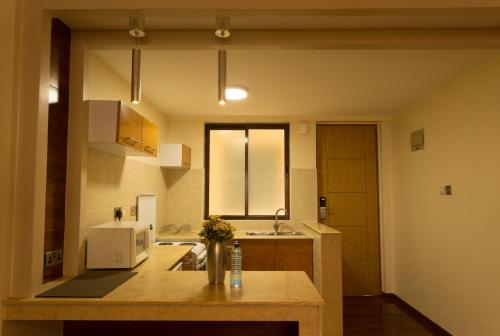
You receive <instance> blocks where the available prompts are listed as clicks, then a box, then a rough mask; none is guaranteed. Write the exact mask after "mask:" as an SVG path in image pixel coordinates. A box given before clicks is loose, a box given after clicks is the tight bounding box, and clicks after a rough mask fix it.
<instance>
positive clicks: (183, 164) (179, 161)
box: [160, 144, 191, 169]
mask: <svg viewBox="0 0 500 336" xmlns="http://www.w3.org/2000/svg"><path fill="white" fill-rule="evenodd" d="M160 167H164V168H175V169H189V168H191V148H189V147H188V146H186V145H183V144H161V145H160Z"/></svg>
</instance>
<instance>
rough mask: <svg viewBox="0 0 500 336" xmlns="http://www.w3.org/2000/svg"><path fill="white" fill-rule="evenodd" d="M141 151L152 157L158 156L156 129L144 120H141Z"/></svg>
mask: <svg viewBox="0 0 500 336" xmlns="http://www.w3.org/2000/svg"><path fill="white" fill-rule="evenodd" d="M141 150H142V151H143V152H145V153H148V154H149V155H152V156H157V154H158V127H157V126H156V125H155V124H153V123H152V122H151V121H149V120H148V119H146V118H144V117H143V118H142V144H141Z"/></svg>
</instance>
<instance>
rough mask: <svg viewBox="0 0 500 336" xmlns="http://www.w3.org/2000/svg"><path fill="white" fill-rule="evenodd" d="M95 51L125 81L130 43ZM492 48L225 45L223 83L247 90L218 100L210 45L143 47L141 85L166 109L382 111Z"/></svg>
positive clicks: (451, 74)
mask: <svg viewBox="0 0 500 336" xmlns="http://www.w3.org/2000/svg"><path fill="white" fill-rule="evenodd" d="M94 52H96V53H97V54H98V55H99V56H100V57H101V58H102V59H103V60H104V61H105V62H106V63H107V64H108V65H109V66H110V67H112V68H113V69H114V70H115V71H116V72H118V73H119V74H120V75H121V76H122V77H123V78H124V79H125V80H127V81H129V78H130V68H131V64H130V59H131V55H130V51H127V50H112V51H108V50H101V51H94ZM498 53H499V52H498V51H495V50H325V51H293V50H245V51H236V50H235V51H232V50H229V51H228V64H227V67H228V68H227V69H228V85H242V86H245V87H247V88H248V91H249V97H248V98H247V99H246V100H244V101H239V102H229V103H228V104H227V105H226V106H219V105H218V104H217V54H216V51H167V50H143V54H142V65H141V72H142V83H143V87H142V90H143V95H144V96H145V97H147V98H148V99H149V100H150V101H151V102H152V103H154V104H155V105H156V106H157V107H159V108H160V109H161V110H162V111H164V112H165V113H167V114H169V115H249V116H251V115H296V116H302V115H326V114H342V115H353V114H358V115H383V114H391V113H394V112H397V111H399V110H401V109H402V108H404V107H406V106H407V105H409V104H411V103H412V102H414V101H416V100H418V99H419V98H421V97H422V96H424V95H426V94H428V93H429V92H431V91H432V90H433V89H435V88H437V87H439V86H441V85H443V84H444V83H445V82H447V81H449V80H451V79H453V78H456V77H457V76H459V75H461V74H463V73H464V72H465V71H467V70H468V69H470V68H471V67H473V66H475V65H477V64H479V63H481V62H484V61H486V60H488V59H490V58H491V57H493V56H494V55H496V54H498Z"/></svg>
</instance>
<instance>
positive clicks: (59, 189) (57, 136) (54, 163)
mask: <svg viewBox="0 0 500 336" xmlns="http://www.w3.org/2000/svg"><path fill="white" fill-rule="evenodd" d="M70 44H71V30H70V29H69V28H68V27H67V26H65V25H64V23H63V22H62V21H60V20H58V19H54V20H52V31H51V49H50V80H49V83H50V85H51V86H52V89H56V90H58V96H59V97H58V98H59V99H58V101H57V102H53V103H51V104H49V116H48V137H47V176H46V190H45V226H44V252H46V251H53V250H59V249H62V248H63V247H64V226H65V204H66V161H67V151H66V148H67V142H68V111H69V94H68V92H69V55H70ZM40 262H43V256H40ZM60 276H62V264H59V265H55V266H52V267H48V268H44V270H43V281H44V282H47V281H50V280H53V279H56V278H59V277H60Z"/></svg>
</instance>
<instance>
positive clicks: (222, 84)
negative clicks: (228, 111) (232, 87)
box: [219, 49, 226, 105]
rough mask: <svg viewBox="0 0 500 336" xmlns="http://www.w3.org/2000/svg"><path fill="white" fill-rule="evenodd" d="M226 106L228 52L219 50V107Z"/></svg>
mask: <svg viewBox="0 0 500 336" xmlns="http://www.w3.org/2000/svg"><path fill="white" fill-rule="evenodd" d="M225 104H226V50H225V49H219V105H225Z"/></svg>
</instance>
